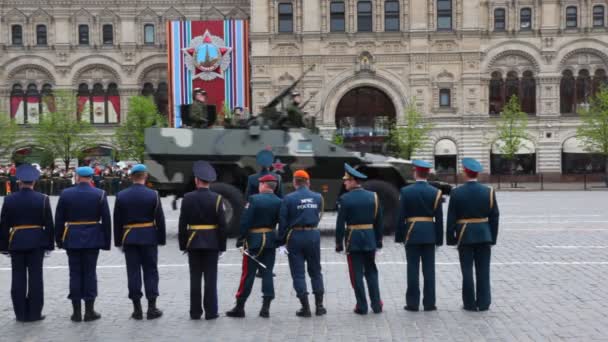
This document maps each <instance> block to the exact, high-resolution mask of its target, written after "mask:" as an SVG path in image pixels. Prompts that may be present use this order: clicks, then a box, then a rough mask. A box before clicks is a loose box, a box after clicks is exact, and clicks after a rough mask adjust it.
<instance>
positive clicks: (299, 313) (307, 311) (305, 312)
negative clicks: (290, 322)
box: [296, 296, 312, 317]
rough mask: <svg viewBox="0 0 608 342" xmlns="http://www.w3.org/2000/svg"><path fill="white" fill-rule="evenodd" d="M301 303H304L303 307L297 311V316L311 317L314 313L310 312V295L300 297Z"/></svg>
mask: <svg viewBox="0 0 608 342" xmlns="http://www.w3.org/2000/svg"><path fill="white" fill-rule="evenodd" d="M299 299H300V304H302V308H300V310H298V311H296V316H298V317H311V316H312V313H311V312H310V304H308V296H302V297H299Z"/></svg>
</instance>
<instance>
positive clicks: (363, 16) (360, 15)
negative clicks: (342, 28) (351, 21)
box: [357, 1, 373, 32]
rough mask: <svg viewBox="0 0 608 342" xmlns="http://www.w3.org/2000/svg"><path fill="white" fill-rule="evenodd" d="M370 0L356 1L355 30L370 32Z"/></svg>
mask: <svg viewBox="0 0 608 342" xmlns="http://www.w3.org/2000/svg"><path fill="white" fill-rule="evenodd" d="M372 28H373V26H372V2H371V1H359V2H357V31H358V32H372Z"/></svg>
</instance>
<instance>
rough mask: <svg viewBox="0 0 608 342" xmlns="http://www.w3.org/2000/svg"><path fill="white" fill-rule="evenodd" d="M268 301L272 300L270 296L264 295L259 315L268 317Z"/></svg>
mask: <svg viewBox="0 0 608 342" xmlns="http://www.w3.org/2000/svg"><path fill="white" fill-rule="evenodd" d="M270 302H272V298H267V297H264V303H262V309H261V310H260V317H264V318H268V317H270Z"/></svg>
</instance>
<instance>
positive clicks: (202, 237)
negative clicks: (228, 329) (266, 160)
mask: <svg viewBox="0 0 608 342" xmlns="http://www.w3.org/2000/svg"><path fill="white" fill-rule="evenodd" d="M193 173H194V177H195V183H196V188H197V189H196V190H195V191H192V192H189V193H187V194H186V195H185V196H184V200H183V202H182V207H181V212H180V215H179V233H178V239H179V249H180V250H182V251H187V252H188V264H189V267H190V318H192V319H200V318H201V316H202V315H203V307H201V277H203V276H204V277H205V295H204V301H203V306H204V309H205V310H204V313H205V319H207V320H210V319H215V318H217V317H218V305H217V264H218V259H219V255H220V253H222V252H225V251H226V218H225V216H224V206H223V204H222V196H221V195H219V194H217V193H215V192H213V191H211V190H210V189H209V185H210V184H211V183H212V182H214V181H215V180H216V178H217V175H216V173H215V169H214V168H213V166H211V164H209V163H208V162H206V161H202V160H201V161H197V162H196V163H194V167H193Z"/></svg>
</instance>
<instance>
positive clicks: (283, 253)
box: [279, 246, 289, 255]
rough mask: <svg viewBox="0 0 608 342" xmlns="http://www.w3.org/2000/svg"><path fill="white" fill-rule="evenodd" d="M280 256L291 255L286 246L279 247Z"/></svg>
mask: <svg viewBox="0 0 608 342" xmlns="http://www.w3.org/2000/svg"><path fill="white" fill-rule="evenodd" d="M279 254H281V255H287V254H289V252H288V251H287V248H285V246H280V247H279Z"/></svg>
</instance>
